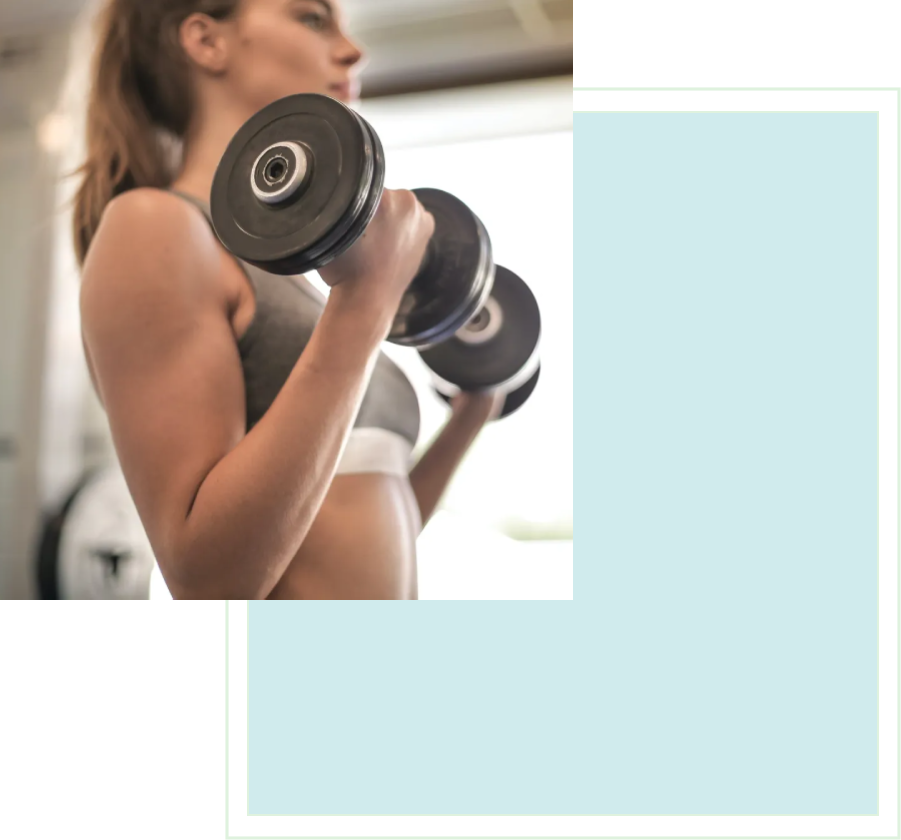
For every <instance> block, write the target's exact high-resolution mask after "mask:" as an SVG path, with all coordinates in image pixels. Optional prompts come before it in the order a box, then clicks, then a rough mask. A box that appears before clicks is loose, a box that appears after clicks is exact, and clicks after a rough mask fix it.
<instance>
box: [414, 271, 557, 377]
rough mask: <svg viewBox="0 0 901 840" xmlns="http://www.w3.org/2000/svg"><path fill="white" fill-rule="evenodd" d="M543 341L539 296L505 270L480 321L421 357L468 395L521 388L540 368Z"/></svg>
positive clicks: (497, 275)
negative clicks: (505, 387) (468, 393)
mask: <svg viewBox="0 0 901 840" xmlns="http://www.w3.org/2000/svg"><path fill="white" fill-rule="evenodd" d="M540 337H541V314H540V312H539V310H538V302H537V301H536V300H535V296H534V295H533V294H532V292H531V290H530V289H529V287H528V286H527V285H526V284H525V283H524V282H523V280H521V279H520V278H519V277H518V276H517V275H516V274H514V273H513V272H512V271H510V270H509V269H506V268H504V267H503V266H500V265H499V266H496V269H495V275H494V283H493V284H492V286H491V292H490V295H489V297H488V299H487V300H486V303H485V306H484V308H483V309H482V310H481V312H480V313H479V317H478V318H477V319H475V320H474V321H471V322H469V323H468V324H467V325H465V326H464V327H463V328H462V329H460V330H457V332H456V333H455V334H454V335H453V336H452V337H451V338H449V339H447V340H446V341H444V342H442V343H441V344H436V345H434V346H432V347H427V348H425V349H420V351H419V355H420V356H421V357H422V360H423V361H424V362H425V363H426V365H427V366H428V367H429V368H430V369H431V370H432V371H433V373H435V374H436V375H437V377H438V378H439V379H441V380H444V381H445V382H448V383H450V384H451V385H455V386H457V387H458V388H460V389H461V390H463V391H482V390H486V389H489V388H499V387H500V388H503V387H504V386H505V385H510V387H513V388H515V387H518V382H520V381H522V379H523V378H524V377H525V378H527V377H529V376H531V374H532V373H533V372H534V370H535V367H536V366H537V365H538V343H539V339H540ZM514 383H516V384H514Z"/></svg>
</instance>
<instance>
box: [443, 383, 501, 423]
mask: <svg viewBox="0 0 901 840" xmlns="http://www.w3.org/2000/svg"><path fill="white" fill-rule="evenodd" d="M506 397H507V395H506V394H504V393H501V392H500V391H461V392H460V393H459V394H457V395H456V396H455V397H453V398H451V404H450V405H451V416H452V417H454V418H457V419H459V420H469V421H472V423H473V424H476V425H478V426H484V425H485V424H486V423H488V422H489V421H491V420H494V419H496V418H497V417H499V416H500V413H501V411H502V410H503V408H504V401H505V400H506Z"/></svg>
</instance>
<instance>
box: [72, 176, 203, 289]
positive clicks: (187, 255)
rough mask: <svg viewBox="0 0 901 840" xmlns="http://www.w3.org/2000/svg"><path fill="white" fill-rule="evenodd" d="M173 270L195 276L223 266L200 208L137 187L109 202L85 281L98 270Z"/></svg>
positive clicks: (90, 253) (167, 194)
mask: <svg viewBox="0 0 901 840" xmlns="http://www.w3.org/2000/svg"><path fill="white" fill-rule="evenodd" d="M111 264H113V265H125V266H127V267H128V268H129V271H130V272H133V271H134V270H135V269H136V268H139V267H140V268H142V269H144V270H143V271H142V272H141V273H149V274H154V275H155V274H157V273H159V272H160V271H165V273H170V272H172V271H173V270H176V271H179V272H186V273H187V274H188V275H189V276H191V277H194V278H198V279H200V278H203V277H205V276H212V275H213V274H214V273H215V272H216V271H217V269H218V267H219V249H218V247H217V240H216V238H215V236H214V234H213V232H212V230H211V229H210V227H209V224H208V223H207V221H206V219H205V218H204V216H203V214H202V213H201V212H200V210H199V209H198V208H196V207H193V206H192V205H190V204H189V203H188V202H186V201H185V200H184V199H182V198H179V197H178V196H176V195H174V194H173V193H171V192H168V191H166V190H162V189H154V188H151V187H139V188H136V189H132V190H128V191H127V192H124V193H122V194H121V195H118V196H116V197H115V198H114V199H112V200H111V201H110V202H109V204H108V205H107V206H106V208H105V210H104V212H103V215H102V216H101V219H100V224H99V226H98V228H97V233H96V234H95V236H94V239H93V241H92V242H91V247H90V248H89V250H88V254H87V257H86V260H85V266H84V276H83V281H84V280H87V279H88V277H89V276H90V275H91V274H96V273H98V269H100V268H108V267H109V266H110V265H111Z"/></svg>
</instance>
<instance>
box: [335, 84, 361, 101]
mask: <svg viewBox="0 0 901 840" xmlns="http://www.w3.org/2000/svg"><path fill="white" fill-rule="evenodd" d="M331 90H333V91H334V92H335V94H336V95H337V96H339V97H341V98H342V99H356V98H357V97H358V96H359V93H360V88H359V85H358V84H357V83H355V82H342V83H341V84H338V85H332V86H331Z"/></svg>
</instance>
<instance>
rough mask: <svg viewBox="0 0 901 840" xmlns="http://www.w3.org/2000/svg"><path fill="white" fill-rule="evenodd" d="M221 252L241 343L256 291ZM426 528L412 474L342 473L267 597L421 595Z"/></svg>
mask: <svg viewBox="0 0 901 840" xmlns="http://www.w3.org/2000/svg"><path fill="white" fill-rule="evenodd" d="M221 256H222V261H221V272H220V274H221V278H222V282H223V283H224V284H225V285H226V291H227V293H228V295H229V299H230V300H231V301H232V308H231V312H230V318H231V325H232V331H233V332H234V335H235V341H236V342H239V343H240V341H241V339H242V338H243V337H244V336H245V335H246V334H247V331H248V329H249V327H250V325H251V324H252V323H253V321H254V317H255V315H256V300H255V296H254V289H253V287H252V286H251V283H250V280H249V278H248V277H247V275H246V274H245V273H244V271H242V269H241V268H240V266H239V265H238V264H237V263H236V261H235V260H234V258H233V257H231V256H230V255H229V254H228V253H227V252H226V251H225V250H224V249H222V254H221ZM280 280H281V281H282V282H286V283H289V282H293V281H292V280H290V279H288V278H280ZM420 528H421V523H420V519H419V508H418V505H417V502H416V498H415V497H414V495H413V491H412V488H411V487H410V482H409V480H408V479H407V478H406V477H401V476H397V475H388V474H385V473H377V472H371V473H359V474H349V475H336V476H335V478H334V479H333V481H332V484H331V487H330V488H329V491H328V493H327V494H326V497H325V501H324V502H323V504H322V507H321V508H320V510H319V513H318V514H317V516H316V519H315V520H314V522H313V525H312V527H311V529H310V531H309V533H308V534H307V536H306V538H305V540H304V542H303V545H302V546H301V547H300V550H299V551H298V552H297V554H296V555H295V556H294V559H293V560H292V561H291V563H290V565H289V566H288V568H287V570H286V571H285V574H284V575H283V576H282V578H281V580H280V581H279V583H278V584H277V585H276V587H275V589H274V590H273V592H272V593H271V595H270V596H269V597H270V598H281V599H304V600H320V599H325V600H395V599H396V600H410V599H416V598H417V595H418V590H417V577H416V537H417V536H418V534H419V531H420Z"/></svg>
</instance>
